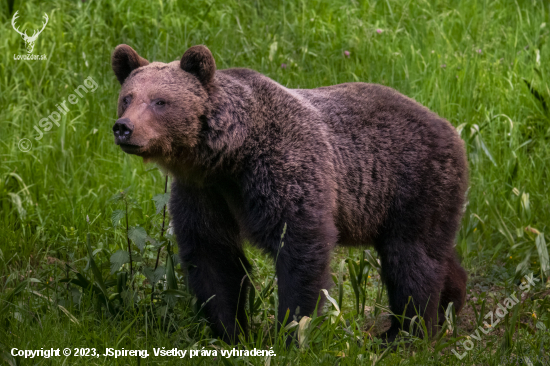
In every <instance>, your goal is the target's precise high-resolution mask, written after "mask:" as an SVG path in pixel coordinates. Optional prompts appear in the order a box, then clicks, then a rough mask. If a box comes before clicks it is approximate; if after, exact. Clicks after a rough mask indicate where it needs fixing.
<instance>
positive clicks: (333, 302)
mask: <svg viewBox="0 0 550 366" xmlns="http://www.w3.org/2000/svg"><path fill="white" fill-rule="evenodd" d="M321 291H323V293H324V294H325V296H326V298H327V300H328V301H330V303H331V304H332V306H334V308H335V309H336V311H337V312H338V313H340V307H339V306H338V303H337V302H336V300H334V298H333V297H331V296H330V295H329V294H328V291H327V290H325V289H321Z"/></svg>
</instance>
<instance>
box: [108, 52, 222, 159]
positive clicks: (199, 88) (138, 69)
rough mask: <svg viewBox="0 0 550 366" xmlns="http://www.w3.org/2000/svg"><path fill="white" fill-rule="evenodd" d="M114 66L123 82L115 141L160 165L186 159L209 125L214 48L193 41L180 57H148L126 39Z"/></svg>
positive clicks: (113, 60)
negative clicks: (162, 59) (167, 60)
mask: <svg viewBox="0 0 550 366" xmlns="http://www.w3.org/2000/svg"><path fill="white" fill-rule="evenodd" d="M112 67H113V71H114V72H115V75H116V77H117V79H118V81H119V82H120V84H121V85H122V88H121V91H120V94H119V98H118V120H117V121H116V123H115V124H114V126H113V133H114V137H115V143H116V144H117V145H119V146H120V147H121V149H122V150H123V151H124V152H126V153H128V154H135V155H138V156H141V157H143V158H144V159H145V160H153V161H156V162H159V163H161V165H166V164H168V165H169V162H168V161H167V160H169V159H181V157H183V156H184V155H185V154H186V152H189V151H190V150H191V149H192V148H193V147H194V146H195V145H196V144H197V143H198V140H199V134H200V132H201V129H203V128H205V127H206V126H205V124H206V117H205V116H206V114H207V113H208V108H209V90H210V89H211V88H213V86H212V84H213V79H214V74H215V72H216V63H215V61H214V57H213V56H212V53H211V52H210V50H208V48H206V47H205V46H194V47H191V48H189V49H188V50H187V51H186V52H185V54H184V55H183V57H182V58H181V60H180V61H174V62H171V63H168V64H165V63H161V62H153V63H149V62H148V61H147V60H146V59H144V58H142V57H141V56H139V55H138V54H137V52H136V51H134V50H133V49H132V48H131V47H130V46H128V45H125V44H121V45H119V46H117V47H116V49H115V51H114V52H113V55H112ZM163 163H165V164H163Z"/></svg>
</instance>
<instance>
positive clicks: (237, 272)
mask: <svg viewBox="0 0 550 366" xmlns="http://www.w3.org/2000/svg"><path fill="white" fill-rule="evenodd" d="M170 212H171V214H172V220H173V227H174V231H175V234H176V237H177V240H178V247H179V254H180V256H181V259H182V261H183V262H184V263H185V264H186V265H187V267H188V276H189V277H188V280H189V285H190V287H191V288H192V290H193V291H194V293H195V295H196V296H197V298H198V300H199V303H200V304H202V303H204V302H206V301H208V300H209V299H210V298H211V297H212V296H214V297H213V298H211V299H210V300H209V301H208V302H207V303H206V305H205V306H204V310H205V313H206V315H207V317H208V319H209V320H210V322H211V323H212V329H213V330H214V332H215V334H216V336H219V337H221V338H222V339H223V340H224V341H226V342H227V343H235V342H237V340H238V335H239V333H240V331H241V330H242V331H243V332H244V334H246V329H247V319H246V314H245V311H244V305H245V300H246V294H247V289H248V284H249V280H248V277H247V271H248V273H250V272H249V270H250V264H249V263H248V261H247V259H246V257H245V255H244V252H243V249H242V245H241V237H240V233H239V226H238V224H237V222H236V221H235V219H234V218H233V216H232V215H231V212H230V211H229V208H228V206H227V203H226V202H225V201H224V199H223V198H222V197H221V196H220V195H219V194H218V193H216V192H215V191H213V190H209V189H208V188H200V189H199V188H195V187H189V186H186V185H184V184H182V183H178V182H175V183H174V184H172V195H171V199H170ZM245 268H246V270H245Z"/></svg>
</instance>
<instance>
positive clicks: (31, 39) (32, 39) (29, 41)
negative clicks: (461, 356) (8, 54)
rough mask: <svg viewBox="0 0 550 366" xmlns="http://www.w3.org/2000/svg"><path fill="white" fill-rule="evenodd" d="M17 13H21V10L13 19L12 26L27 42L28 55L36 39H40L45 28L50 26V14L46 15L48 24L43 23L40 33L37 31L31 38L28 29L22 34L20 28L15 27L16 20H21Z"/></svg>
mask: <svg viewBox="0 0 550 366" xmlns="http://www.w3.org/2000/svg"><path fill="white" fill-rule="evenodd" d="M17 13H19V10H18V11H16V12H15V14H13V18H12V19H11V26H12V27H13V29H15V31H16V32H17V33H19V34H20V35H21V37H23V41H25V47H26V48H27V53H31V52H32V50H33V48H34V42H36V39H37V38H38V36H39V35H40V33H42V31H43V30H44V28H46V24H48V14H46V13H44V19H45V20H46V23H42V24H43V25H42V29H40V30H39V31H38V30H36V29H35V30H34V32H33V34H32V36H30V37H29V36H28V35H27V30H26V29H25V31H24V32H20V31H19V28H17V27H16V26H15V20H16V19H17V18H19V17H18V16H17Z"/></svg>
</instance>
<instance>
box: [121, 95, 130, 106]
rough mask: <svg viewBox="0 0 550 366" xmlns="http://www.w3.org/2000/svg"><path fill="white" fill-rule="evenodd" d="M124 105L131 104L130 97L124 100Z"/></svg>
mask: <svg viewBox="0 0 550 366" xmlns="http://www.w3.org/2000/svg"><path fill="white" fill-rule="evenodd" d="M122 104H123V105H128V104H130V97H129V96H128V97H124V98H122Z"/></svg>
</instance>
